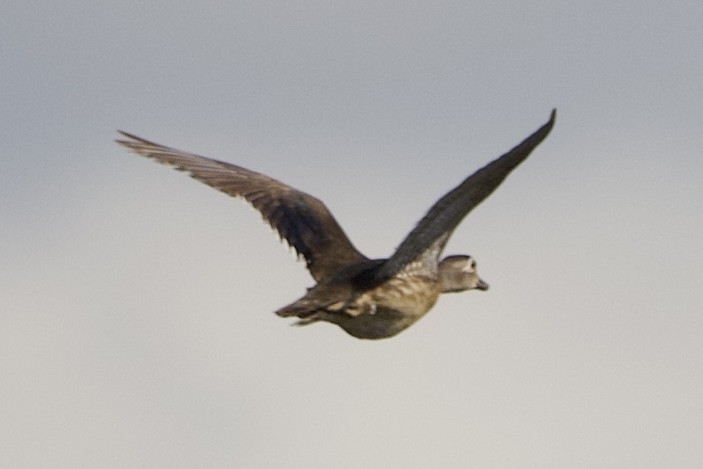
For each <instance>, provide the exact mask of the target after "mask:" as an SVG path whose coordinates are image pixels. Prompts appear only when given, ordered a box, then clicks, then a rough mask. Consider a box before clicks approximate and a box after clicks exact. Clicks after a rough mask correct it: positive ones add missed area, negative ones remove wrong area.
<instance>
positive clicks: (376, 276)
mask: <svg viewBox="0 0 703 469" xmlns="http://www.w3.org/2000/svg"><path fill="white" fill-rule="evenodd" d="M555 118H556V111H552V114H551V116H550V118H549V120H548V121H547V122H546V123H545V124H544V125H543V126H542V127H540V128H539V129H537V130H536V131H535V132H534V133H533V134H532V135H530V136H529V137H527V138H526V139H525V140H523V141H522V142H521V143H520V144H519V145H517V146H516V147H515V148H513V149H512V150H510V151H509V152H507V153H506V154H504V155H503V156H501V157H500V158H497V159H496V160H494V161H492V162H491V163H489V164H488V165H486V166H484V167H483V168H481V169H479V170H478V171H476V172H475V173H473V174H472V175H470V176H469V177H468V178H466V179H465V180H464V181H463V182H461V184H459V185H458V186H457V187H455V188H454V189H452V190H451V191H449V192H448V193H447V194H445V195H444V196H443V197H442V198H441V199H439V200H438V201H437V202H436V203H435V204H434V205H433V206H432V207H431V208H430V210H429V211H428V212H427V214H426V215H425V216H424V217H423V218H422V219H421V220H420V221H419V222H418V224H417V225H416V226H415V228H414V229H413V230H412V231H411V232H410V234H408V236H407V237H406V238H405V239H404V240H403V241H402V242H401V243H400V245H399V246H398V248H397V249H396V251H395V252H394V253H393V255H392V256H391V257H390V258H388V259H369V258H367V257H366V256H364V255H363V254H362V253H361V252H359V251H358V250H357V249H356V248H355V247H354V245H353V244H352V243H351V241H350V240H349V238H347V236H346V234H344V231H343V230H342V228H341V226H339V224H338V223H337V221H336V220H335V219H334V217H333V216H332V213H330V211H329V210H328V209H327V207H326V206H325V204H324V203H323V202H322V201H321V200H319V199H317V198H315V197H313V196H311V195H309V194H306V193H304V192H301V191H299V190H297V189H294V188H293V187H291V186H289V185H287V184H284V183H282V182H280V181H277V180H275V179H273V178H270V177H268V176H266V175H264V174H261V173H257V172H255V171H251V170H248V169H245V168H242V167H241V166H236V165H234V164H230V163H225V162H223V161H217V160H213V159H210V158H206V157H204V156H198V155H194V154H192V153H187V152H184V151H180V150H176V149H173V148H169V147H165V146H163V145H159V144H157V143H154V142H150V141H148V140H144V139H143V138H140V137H137V136H135V135H132V134H130V133H127V132H120V133H121V134H122V135H123V136H124V138H123V139H119V140H117V143H119V144H121V145H123V146H125V147H127V148H128V149H129V150H131V151H132V152H134V153H137V154H139V155H142V156H145V157H147V158H152V159H154V160H156V161H158V162H160V163H163V164H166V165H169V166H172V167H174V168H175V169H178V170H181V171H185V172H188V173H190V175H191V176H192V177H193V178H195V179H197V180H198V181H200V182H203V183H205V184H207V185H209V186H212V187H214V188H215V189H218V190H220V191H222V192H224V193H226V194H229V195H231V196H234V197H241V198H243V199H245V200H246V201H247V202H249V203H250V204H251V205H253V206H254V208H256V209H257V210H258V211H259V212H261V214H262V216H263V218H264V220H266V222H267V223H268V224H269V225H270V226H271V227H272V228H273V229H274V230H276V231H277V232H278V234H279V235H280V236H281V238H282V239H285V240H286V242H287V243H288V244H289V245H290V246H291V247H293V249H295V251H296V252H297V253H298V255H299V256H301V257H302V258H304V259H305V262H306V265H307V268H308V270H309V271H310V274H311V275H312V277H313V279H315V282H316V284H315V286H313V287H312V288H309V289H308V291H307V293H306V294H305V295H304V296H303V297H302V298H300V299H299V300H297V301H295V302H293V303H291V304H289V305H288V306H284V307H283V308H281V309H279V310H278V311H276V314H278V315H279V316H282V317H297V318H298V322H297V323H296V324H299V325H306V324H311V323H314V322H318V321H326V322H330V323H333V324H337V325H338V326H340V327H341V328H342V329H344V330H345V331H346V332H347V333H349V334H351V335H352V336H354V337H358V338H360V339H381V338H386V337H392V336H394V335H396V334H398V333H399V332H401V331H403V330H405V329H406V328H408V327H409V326H411V325H412V324H414V323H415V322H416V321H417V320H418V319H420V318H421V317H422V316H424V315H425V314H426V313H427V312H428V311H429V310H430V309H431V308H432V306H434V304H435V302H436V301H437V299H438V297H439V295H440V294H441V293H450V292H461V291H466V290H472V289H478V290H486V289H488V284H487V283H486V282H484V281H483V280H481V278H480V277H479V276H478V273H477V271H476V261H474V260H473V259H472V258H471V257H470V256H467V255H452V256H447V257H445V258H443V259H441V260H440V255H441V254H442V251H443V250H444V246H445V245H446V244H447V241H448V240H449V237H450V236H451V234H452V232H453V231H454V229H455V228H456V227H457V226H458V225H459V223H460V222H461V220H462V219H463V218H464V217H465V216H466V215H468V213H469V212H470V211H471V210H473V209H474V208H475V207H476V206H477V205H479V204H480V203H481V202H482V201H483V200H484V199H486V197H488V196H489V195H490V194H491V193H492V192H493V191H494V190H495V189H496V188H497V187H498V186H499V185H500V184H501V183H502V182H503V180H504V179H505V178H506V177H507V176H508V174H509V173H510V172H511V171H512V170H513V169H515V168H516V167H517V166H518V165H519V164H520V163H522V162H523V161H524V160H525V159H526V158H527V157H528V156H529V154H530V153H531V152H532V150H534V149H535V147H537V145H539V143H540V142H542V140H544V139H545V138H546V137H547V135H548V134H549V132H550V131H551V130H552V127H553V126H554V121H555Z"/></svg>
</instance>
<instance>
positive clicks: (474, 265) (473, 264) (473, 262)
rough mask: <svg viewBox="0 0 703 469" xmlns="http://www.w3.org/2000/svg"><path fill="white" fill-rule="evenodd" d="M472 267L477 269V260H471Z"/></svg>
mask: <svg viewBox="0 0 703 469" xmlns="http://www.w3.org/2000/svg"><path fill="white" fill-rule="evenodd" d="M471 268H472V269H475V268H476V261H471Z"/></svg>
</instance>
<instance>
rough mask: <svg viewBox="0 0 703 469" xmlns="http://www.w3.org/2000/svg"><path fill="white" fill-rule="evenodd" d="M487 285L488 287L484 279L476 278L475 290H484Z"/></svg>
mask: <svg viewBox="0 0 703 469" xmlns="http://www.w3.org/2000/svg"><path fill="white" fill-rule="evenodd" d="M488 287H489V285H488V284H487V283H486V282H484V281H483V280H481V279H480V278H479V279H478V283H477V284H476V289H477V290H483V291H486V290H488Z"/></svg>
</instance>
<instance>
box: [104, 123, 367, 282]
mask: <svg viewBox="0 0 703 469" xmlns="http://www.w3.org/2000/svg"><path fill="white" fill-rule="evenodd" d="M120 133H121V134H122V135H123V136H124V137H126V138H125V139H121V140H117V143H119V144H121V145H123V146H125V147H127V148H129V149H130V150H131V151H133V152H134V153H137V154H139V155H142V156H145V157H148V158H151V159H154V160H156V161H158V162H159V163H163V164H166V165H169V166H172V167H174V168H175V169H178V170H181V171H186V172H188V173H190V175H191V176H192V177H193V178H195V179H197V180H198V181H201V182H203V183H205V184H207V185H209V186H211V187H214V188H215V189H218V190H220V191H222V192H224V193H226V194H229V195H231V196H235V197H241V198H243V199H245V200H246V201H247V202H249V203H250V204H251V205H252V206H254V208H256V209H257V210H258V211H259V212H261V215H262V216H263V218H264V220H266V222H267V223H268V224H269V225H270V226H271V227H272V228H273V229H274V230H276V231H277V232H278V234H279V235H280V236H281V238H282V239H285V240H286V242H287V243H288V244H289V245H290V246H291V247H293V248H294V249H295V250H296V252H297V253H298V255H300V256H302V257H303V258H305V260H306V263H307V267H308V269H309V271H310V273H311V274H312V276H313V278H314V279H315V280H316V281H319V280H320V279H322V278H324V277H327V276H330V275H332V274H334V273H335V272H336V271H338V270H339V269H340V268H342V267H344V266H346V265H349V264H353V263H356V262H360V261H364V260H366V257H365V256H364V255H363V254H361V253H360V252H359V251H358V250H357V249H356V248H355V247H354V246H353V245H352V243H351V241H350V240H349V238H348V237H347V236H346V234H345V233H344V231H343V230H342V228H341V226H339V224H338V223H337V221H336V220H335V219H334V217H333V216H332V214H331V213H330V211H329V210H328V209H327V207H326V206H325V204H324V203H323V202H322V201H320V200H319V199H317V198H315V197H313V196H311V195H309V194H306V193H304V192H301V191H298V190H296V189H294V188H292V187H290V186H288V185H286V184H283V183H282V182H280V181H277V180H275V179H273V178H270V177H268V176H266V175H264V174H261V173H257V172H255V171H251V170H248V169H246V168H242V167H240V166H236V165H233V164H230V163H225V162H223V161H217V160H213V159H210V158H206V157H204V156H198V155H194V154H191V153H186V152H183V151H180V150H176V149H174V148H169V147H165V146H163V145H159V144H157V143H154V142H150V141H148V140H144V139H142V138H140V137H137V136H135V135H132V134H129V133H127V132H120Z"/></svg>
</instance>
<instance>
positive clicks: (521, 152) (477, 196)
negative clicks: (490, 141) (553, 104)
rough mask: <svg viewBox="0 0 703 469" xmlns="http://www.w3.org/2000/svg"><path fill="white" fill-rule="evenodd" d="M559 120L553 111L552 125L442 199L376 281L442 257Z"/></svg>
mask: <svg viewBox="0 0 703 469" xmlns="http://www.w3.org/2000/svg"><path fill="white" fill-rule="evenodd" d="M555 118H556V109H555V110H553V111H552V114H551V116H550V118H549V121H547V123H546V124H544V125H543V126H542V127H540V128H539V129H538V130H537V131H536V132H535V133H533V134H532V135H530V136H529V137H527V138H526V139H525V140H524V141H523V142H522V143H520V144H519V145H518V146H516V147H515V148H513V149H512V150H510V151H509V152H508V153H506V154H505V155H503V156H501V157H500V158H498V159H496V160H494V161H492V162H491V163H489V164H488V165H486V166H484V167H483V168H481V169H479V170H478V171H476V172H475V173H474V174H472V175H471V176H469V177H468V178H466V179H465V180H464V181H463V182H462V183H461V184H459V185H458V186H457V187H456V188H454V189H453V190H451V191H450V192H449V193H447V194H446V195H445V196H444V197H442V198H441V199H439V200H438V201H437V202H436V203H435V204H434V205H433V206H432V208H430V210H429V212H427V214H426V215H425V216H424V217H423V218H422V220H420V222H419V223H418V224H417V226H416V227H415V228H414V229H413V230H412V231H411V232H410V234H409V235H408V236H407V237H406V238H405V239H404V240H403V242H402V243H401V244H400V246H398V249H397V250H396V251H395V253H394V254H393V256H392V257H391V258H390V259H388V261H387V262H386V263H385V264H384V265H383V266H382V267H381V268H380V269H379V270H378V271H377V272H376V274H375V278H376V280H378V281H381V280H383V279H386V278H389V277H392V276H393V275H395V274H396V273H398V272H399V271H400V270H401V269H402V268H403V267H404V266H405V265H407V264H409V263H410V262H413V261H414V260H416V259H417V258H418V257H420V256H422V255H423V253H425V251H427V250H428V249H431V250H433V252H434V251H436V253H437V254H436V255H439V254H440V253H441V251H442V249H444V246H445V244H446V243H447V240H448V239H449V236H450V235H451V233H452V231H454V229H455V228H456V227H457V225H459V223H460V222H461V220H462V219H463V218H464V217H465V216H466V215H468V214H469V212H470V211H471V210H473V209H474V208H475V207H476V206H478V204H480V203H481V202H483V200H484V199H486V197H488V196H489V195H491V193H492V192H493V191H494V190H496V188H497V187H498V186H499V185H500V183H502V182H503V180H504V179H505V178H506V177H507V176H508V174H510V172H511V171H512V170H513V169H515V168H516V167H517V166H518V165H519V164H520V163H522V162H523V161H524V160H525V159H526V158H527V157H528V155H529V154H530V153H531V152H532V150H534V149H535V147H536V146H537V145H539V143H540V142H541V141H542V140H544V139H545V137H546V136H547V135H549V132H550V131H551V130H552V127H553V126H554V120H555Z"/></svg>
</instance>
